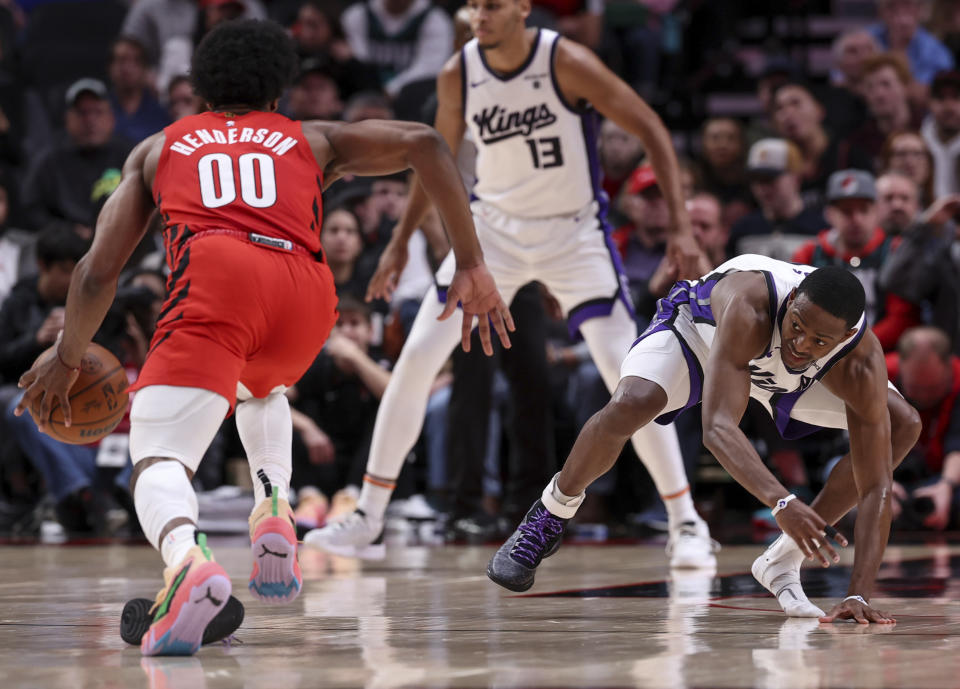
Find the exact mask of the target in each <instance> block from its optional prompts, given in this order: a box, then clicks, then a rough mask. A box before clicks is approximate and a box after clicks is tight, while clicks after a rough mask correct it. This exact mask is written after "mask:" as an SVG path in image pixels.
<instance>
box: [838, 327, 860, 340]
mask: <svg viewBox="0 0 960 689" xmlns="http://www.w3.org/2000/svg"><path fill="white" fill-rule="evenodd" d="M856 332H857V329H856V328H850V329H849V330H847V332H845V333H844V334H843V339H841V340H840V342H845V341H847V340H849V339H850V338H851V337H853V335H854V333H856Z"/></svg>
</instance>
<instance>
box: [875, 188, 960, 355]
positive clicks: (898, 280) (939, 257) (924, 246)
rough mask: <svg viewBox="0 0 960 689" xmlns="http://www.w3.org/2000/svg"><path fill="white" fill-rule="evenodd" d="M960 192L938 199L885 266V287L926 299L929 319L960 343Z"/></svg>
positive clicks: (905, 234)
mask: <svg viewBox="0 0 960 689" xmlns="http://www.w3.org/2000/svg"><path fill="white" fill-rule="evenodd" d="M958 212H960V196H957V195H952V196H945V197H943V198H942V199H938V200H937V201H935V202H934V203H933V205H931V206H930V207H929V208H928V209H926V210H925V211H924V212H923V214H922V215H921V217H920V218H919V219H918V221H917V222H915V223H913V224H911V225H910V226H909V227H908V228H907V229H906V230H905V231H904V232H903V234H902V235H901V238H902V241H901V242H900V245H899V246H898V247H897V249H896V251H894V252H893V253H891V254H890V257H889V258H888V259H887V261H886V263H884V265H883V267H882V268H881V270H880V288H881V289H882V290H884V291H886V292H888V293H890V294H895V295H897V296H898V297H900V298H902V299H904V300H905V301H907V302H911V303H914V304H921V305H922V307H923V312H924V321H925V322H927V323H930V324H932V325H935V326H937V327H938V328H940V329H941V330H943V331H944V332H946V333H949V335H950V336H951V338H953V340H954V342H955V343H956V344H957V345H960V252H958V251H957V242H956V240H955V234H956V216H957V214H958Z"/></svg>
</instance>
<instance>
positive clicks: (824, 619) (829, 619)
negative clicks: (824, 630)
mask: <svg viewBox="0 0 960 689" xmlns="http://www.w3.org/2000/svg"><path fill="white" fill-rule="evenodd" d="M817 619H818V620H819V621H820V622H823V623H824V624H830V623H832V622H833V621H834V620H835V619H837V615H836V613H834V612H831V613H830V614H828V615H824V616H823V617H819V618H817Z"/></svg>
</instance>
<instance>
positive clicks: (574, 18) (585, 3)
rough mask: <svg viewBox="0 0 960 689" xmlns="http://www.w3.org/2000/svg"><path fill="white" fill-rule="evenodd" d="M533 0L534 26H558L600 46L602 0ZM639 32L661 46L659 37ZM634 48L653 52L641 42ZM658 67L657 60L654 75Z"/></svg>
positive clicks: (581, 40)
mask: <svg viewBox="0 0 960 689" xmlns="http://www.w3.org/2000/svg"><path fill="white" fill-rule="evenodd" d="M531 4H532V5H533V13H532V14H531V19H530V25H531V26H544V27H546V28H551V29H555V30H556V31H558V32H559V33H560V34H561V35H563V36H566V37H567V38H570V39H573V40H574V41H576V42H577V43H582V44H583V45H585V46H588V47H589V48H591V49H593V50H597V48H599V47H600V38H601V36H602V34H603V11H604V2H603V0H532V3H531ZM642 4H643V3H642ZM538 10H539V12H538ZM640 35H642V36H644V37H645V38H646V41H647V43H652V44H653V45H654V46H655V47H659V46H658V43H659V42H658V41H650V34H649V33H642V34H640ZM635 38H636V36H635ZM633 48H634V50H633V53H634V55H636V54H638V53H639V54H644V55H646V53H648V52H650V51H648V50H645V49H644V47H643V46H642V45H640V44H639V43H635V44H634V46H633ZM635 61H636V62H640V61H639V60H635ZM645 66H647V69H648V70H649V69H650V66H649V65H645ZM656 68H657V63H654V64H653V65H652V69H653V72H652V75H651V76H653V77H654V78H655V77H656V75H657V71H656Z"/></svg>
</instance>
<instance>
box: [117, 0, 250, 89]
mask: <svg viewBox="0 0 960 689" xmlns="http://www.w3.org/2000/svg"><path fill="white" fill-rule="evenodd" d="M239 3H240V4H241V6H242V14H243V16H244V17H246V18H248V19H266V18H267V11H266V10H265V9H264V7H263V5H262V4H261V3H260V0H239ZM221 4H223V0H199V2H198V0H137V2H135V3H133V4H132V5H131V7H130V11H129V12H128V13H127V17H126V19H124V20H123V28H122V29H121V30H120V35H122V36H132V37H133V38H136V39H137V40H138V41H140V44H141V45H142V46H143V47H144V49H145V50H146V51H147V58H148V60H149V62H150V63H151V64H155V65H157V84H156V86H157V90H158V91H159V92H160V93H166V90H167V85H168V83H169V82H170V80H171V79H172V78H173V77H174V76H176V75H178V74H186V73H187V72H188V71H189V70H190V57H191V55H193V41H194V37H195V36H196V34H197V32H198V27H201V28H202V25H203V22H204V21H205V20H206V19H207V18H208V17H207V15H209V14H216V13H217V12H218V11H220V10H219V5H221ZM198 5H199V7H200V9H199V10H198ZM210 18H214V17H210ZM208 28H209V27H208Z"/></svg>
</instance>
